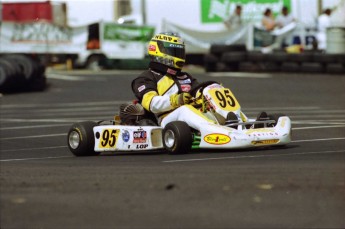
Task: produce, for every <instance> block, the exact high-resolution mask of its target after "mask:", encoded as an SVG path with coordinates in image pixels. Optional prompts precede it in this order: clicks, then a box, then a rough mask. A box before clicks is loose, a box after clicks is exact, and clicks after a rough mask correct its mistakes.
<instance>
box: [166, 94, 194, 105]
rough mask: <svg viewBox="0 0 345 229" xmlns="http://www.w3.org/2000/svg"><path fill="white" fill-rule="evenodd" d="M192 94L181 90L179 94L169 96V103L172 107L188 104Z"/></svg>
mask: <svg viewBox="0 0 345 229" xmlns="http://www.w3.org/2000/svg"><path fill="white" fill-rule="evenodd" d="M191 99H192V96H191V95H190V94H189V93H186V92H183V93H181V94H175V95H171V96H170V104H171V106H172V107H174V108H176V107H180V106H182V105H185V104H189V103H190V101H191Z"/></svg>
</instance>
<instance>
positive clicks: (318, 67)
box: [301, 62, 325, 73]
mask: <svg viewBox="0 0 345 229" xmlns="http://www.w3.org/2000/svg"><path fill="white" fill-rule="evenodd" d="M324 70H325V68H324V67H323V65H322V64H320V63H313V62H305V63H302V64H301V72H306V73H322V72H324Z"/></svg>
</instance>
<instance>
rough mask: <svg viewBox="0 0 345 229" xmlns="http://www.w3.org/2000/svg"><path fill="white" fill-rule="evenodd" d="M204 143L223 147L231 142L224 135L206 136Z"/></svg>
mask: <svg viewBox="0 0 345 229" xmlns="http://www.w3.org/2000/svg"><path fill="white" fill-rule="evenodd" d="M204 141H205V142H207V143H209V144H212V145H224V144H227V143H229V142H230V141H231V138H230V137H229V136H227V135H225V134H208V135H206V136H205V137H204Z"/></svg>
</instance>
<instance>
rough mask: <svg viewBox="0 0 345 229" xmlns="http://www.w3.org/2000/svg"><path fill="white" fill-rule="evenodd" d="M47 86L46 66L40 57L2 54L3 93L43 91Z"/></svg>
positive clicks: (0, 59)
mask: <svg viewBox="0 0 345 229" xmlns="http://www.w3.org/2000/svg"><path fill="white" fill-rule="evenodd" d="M45 87H46V77H45V66H44V65H42V64H41V63H40V61H39V60H38V59H35V58H33V57H30V56H26V55H20V54H14V55H2V56H0V92H1V93H11V92H23V91H42V90H44V89H45Z"/></svg>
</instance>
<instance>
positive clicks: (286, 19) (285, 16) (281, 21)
mask: <svg viewBox="0 0 345 229" xmlns="http://www.w3.org/2000/svg"><path fill="white" fill-rule="evenodd" d="M294 21H295V19H294V18H293V16H292V15H291V14H289V9H288V7H287V6H283V8H282V11H281V14H280V15H278V16H277V18H276V25H277V26H278V27H280V28H282V27H284V26H287V25H288V24H290V23H291V22H294Z"/></svg>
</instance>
